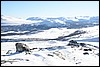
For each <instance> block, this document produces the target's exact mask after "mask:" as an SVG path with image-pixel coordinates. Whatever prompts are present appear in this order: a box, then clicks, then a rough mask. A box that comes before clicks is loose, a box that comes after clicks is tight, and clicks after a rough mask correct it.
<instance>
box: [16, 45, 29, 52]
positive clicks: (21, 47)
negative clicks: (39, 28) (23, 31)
mask: <svg viewBox="0 0 100 67" xmlns="http://www.w3.org/2000/svg"><path fill="white" fill-rule="evenodd" d="M15 46H16V52H22V51H27V52H29V51H30V48H29V47H28V46H27V45H26V44H24V43H16V44H15Z"/></svg>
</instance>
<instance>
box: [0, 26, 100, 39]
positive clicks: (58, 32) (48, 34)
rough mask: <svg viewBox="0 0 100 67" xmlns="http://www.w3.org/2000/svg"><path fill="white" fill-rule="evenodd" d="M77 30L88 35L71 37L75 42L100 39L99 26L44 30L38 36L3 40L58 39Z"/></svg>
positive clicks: (10, 37)
mask: <svg viewBox="0 0 100 67" xmlns="http://www.w3.org/2000/svg"><path fill="white" fill-rule="evenodd" d="M77 30H79V31H86V33H84V34H79V35H74V36H71V37H69V38H71V39H74V40H82V39H89V38H90V39H91V38H96V37H99V26H94V27H88V28H81V29H67V28H51V29H49V30H44V31H43V32H39V33H37V34H30V35H13V36H1V38H4V39H5V38H7V39H20V38H42V39H53V38H58V37H60V36H67V35H69V34H71V33H73V32H75V31H77ZM25 32H26V31H25ZM6 33H7V32H6ZM16 33H17V32H16ZM23 33H24V32H23ZM1 34H4V33H1ZM78 36H79V37H78ZM75 37H76V38H75ZM77 37H78V38H77Z"/></svg>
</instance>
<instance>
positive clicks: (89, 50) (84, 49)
mask: <svg viewBox="0 0 100 67" xmlns="http://www.w3.org/2000/svg"><path fill="white" fill-rule="evenodd" d="M84 51H92V49H90V48H89V49H84Z"/></svg>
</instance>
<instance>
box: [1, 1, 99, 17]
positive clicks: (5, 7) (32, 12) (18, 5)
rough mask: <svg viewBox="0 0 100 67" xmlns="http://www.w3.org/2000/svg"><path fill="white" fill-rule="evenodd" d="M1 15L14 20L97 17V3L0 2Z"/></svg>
mask: <svg viewBox="0 0 100 67" xmlns="http://www.w3.org/2000/svg"><path fill="white" fill-rule="evenodd" d="M1 15H6V16H13V17H16V18H28V17H70V16H99V1H1Z"/></svg>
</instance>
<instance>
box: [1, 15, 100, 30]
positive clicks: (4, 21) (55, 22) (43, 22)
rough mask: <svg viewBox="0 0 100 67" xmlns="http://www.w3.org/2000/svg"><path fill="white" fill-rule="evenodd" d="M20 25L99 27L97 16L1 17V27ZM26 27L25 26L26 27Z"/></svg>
mask: <svg viewBox="0 0 100 67" xmlns="http://www.w3.org/2000/svg"><path fill="white" fill-rule="evenodd" d="M13 24H15V25H22V24H24V25H25V24H27V25H30V26H34V27H40V28H41V27H44V28H55V27H56V28H58V27H67V28H77V27H78V28H81V27H88V26H89V27H90V26H95V25H99V16H92V17H90V16H77V17H66V18H65V17H57V18H49V17H46V18H40V17H29V18H27V19H26V20H25V19H19V18H14V17H9V16H4V15H1V25H13ZM27 25H26V26H27Z"/></svg>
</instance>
